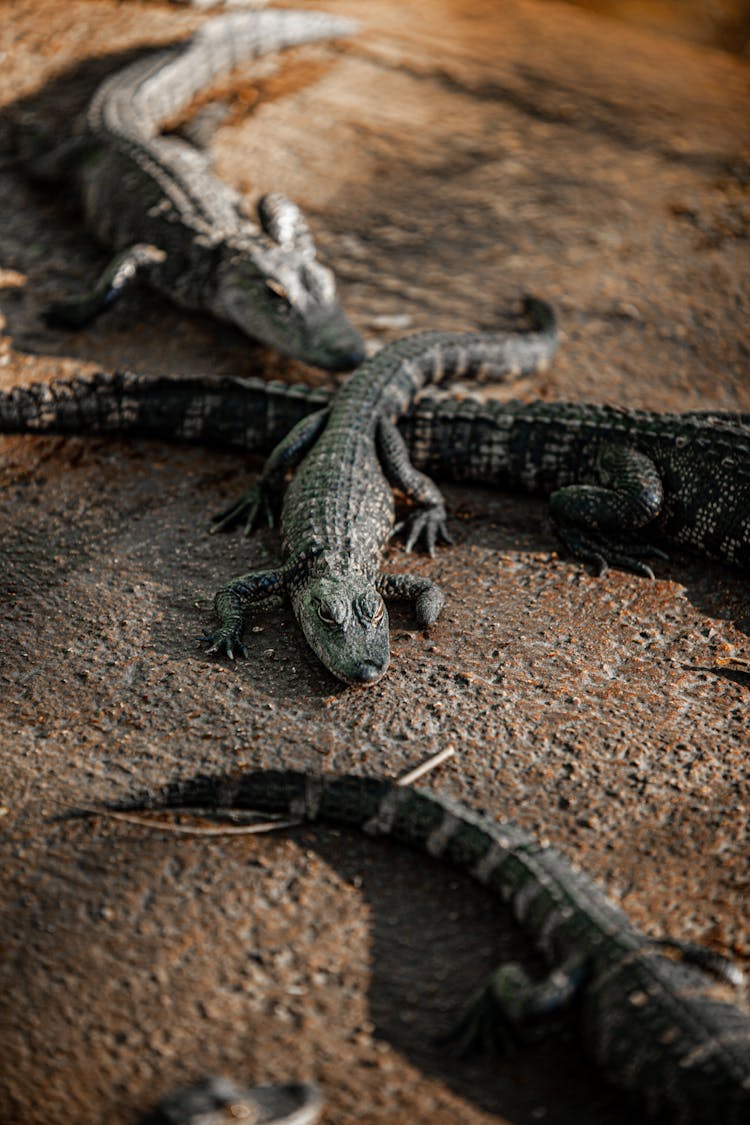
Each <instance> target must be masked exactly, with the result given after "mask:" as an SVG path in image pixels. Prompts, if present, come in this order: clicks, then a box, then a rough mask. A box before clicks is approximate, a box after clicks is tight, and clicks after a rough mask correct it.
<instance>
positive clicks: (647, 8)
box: [569, 0, 750, 56]
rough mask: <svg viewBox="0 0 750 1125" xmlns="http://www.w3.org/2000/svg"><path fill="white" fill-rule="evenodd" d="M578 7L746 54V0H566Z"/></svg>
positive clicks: (749, 42)
mask: <svg viewBox="0 0 750 1125" xmlns="http://www.w3.org/2000/svg"><path fill="white" fill-rule="evenodd" d="M569 3H571V4H575V5H576V7H578V8H588V9H589V10H590V11H594V12H602V13H604V14H605V15H608V16H614V17H616V18H617V19H621V20H625V21H626V22H627V23H634V24H640V25H641V27H650V28H652V29H654V30H656V31H662V32H666V33H668V34H670V35H677V36H679V37H680V38H681V39H690V40H692V41H693V42H694V43H703V44H706V45H709V46H713V47H720V48H721V49H722V50H724V51H732V52H734V53H735V54H738V55H745V56H747V55H748V54H750V0H569Z"/></svg>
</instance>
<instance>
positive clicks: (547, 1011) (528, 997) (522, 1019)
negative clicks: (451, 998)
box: [439, 955, 586, 1055]
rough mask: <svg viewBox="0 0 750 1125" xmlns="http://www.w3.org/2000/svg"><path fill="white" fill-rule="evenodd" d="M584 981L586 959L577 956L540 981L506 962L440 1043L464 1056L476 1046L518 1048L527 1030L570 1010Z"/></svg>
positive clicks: (511, 962) (443, 1035) (469, 1004)
mask: <svg viewBox="0 0 750 1125" xmlns="http://www.w3.org/2000/svg"><path fill="white" fill-rule="evenodd" d="M585 979H586V963H585V960H584V958H582V957H580V956H578V955H575V956H573V957H571V958H570V959H569V960H568V961H566V962H565V963H564V964H562V965H560V966H559V967H558V968H556V969H554V970H553V971H552V972H551V973H549V975H548V976H546V977H543V978H542V980H539V981H532V980H531V979H530V977H529V976H528V974H527V972H526V970H525V969H524V968H523V966H522V965H519V964H518V963H517V962H515V961H508V962H506V963H505V964H504V965H501V966H500V967H499V968H498V969H496V970H495V971H494V973H492V975H491V976H490V978H489V980H488V981H487V983H486V984H485V985H484V986H483V987H482V988H480V989H479V990H478V991H477V992H476V993H475V994H474V996H472V998H471V999H470V1000H469V1003H468V1004H467V1006H466V1009H465V1010H464V1012H463V1013H462V1014H461V1016H460V1017H459V1019H458V1021H457V1022H456V1024H455V1025H454V1026H453V1027H451V1028H449V1030H448V1031H447V1032H445V1033H443V1034H442V1035H441V1036H439V1042H442V1043H450V1044H452V1045H453V1046H454V1047H455V1049H456V1051H457V1053H458V1054H461V1055H463V1054H467V1053H469V1052H470V1051H472V1050H475V1049H477V1048H485V1049H487V1048H489V1049H490V1050H492V1051H496V1052H498V1053H499V1052H501V1051H502V1050H503V1049H505V1048H507V1047H508V1046H511V1045H513V1046H514V1045H515V1044H516V1042H517V1039H518V1038H519V1037H520V1036H522V1034H523V1031H524V1029H525V1028H530V1027H532V1026H533V1025H534V1024H538V1023H540V1022H541V1021H543V1020H544V1019H545V1018H546V1017H549V1016H551V1015H553V1014H554V1013H556V1012H560V1011H563V1010H564V1009H565V1008H567V1007H568V1006H569V1005H570V1004H571V1003H572V1001H573V1000H574V998H575V997H576V995H577V994H578V992H579V990H580V988H581V986H582V984H583V982H584V981H585Z"/></svg>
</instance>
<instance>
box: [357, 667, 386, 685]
mask: <svg viewBox="0 0 750 1125" xmlns="http://www.w3.org/2000/svg"><path fill="white" fill-rule="evenodd" d="M386 667H387V665H385V664H360V665H358V667H357V668H356V670H355V672H354V676H353V679H354V680H355V682H356V683H361V684H372V683H374V682H375V680H379V679H380V677H381V676H382V675H383V672H385V670H386Z"/></svg>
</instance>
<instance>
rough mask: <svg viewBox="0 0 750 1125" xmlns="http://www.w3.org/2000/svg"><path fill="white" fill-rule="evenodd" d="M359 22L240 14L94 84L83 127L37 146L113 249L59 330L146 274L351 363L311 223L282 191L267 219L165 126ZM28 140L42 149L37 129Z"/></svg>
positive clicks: (284, 343) (279, 339)
mask: <svg viewBox="0 0 750 1125" xmlns="http://www.w3.org/2000/svg"><path fill="white" fill-rule="evenodd" d="M354 30H355V25H354V24H353V23H351V21H348V20H344V19H340V18H337V17H334V16H331V15H327V14H325V13H322V12H311V11H308V12H294V11H265V12H244V13H238V12H234V13H232V14H230V15H226V16H221V17H219V18H217V19H214V20H212V21H210V22H209V23H206V24H205V25H204V26H203V27H202V28H201V29H200V30H199V31H198V32H197V33H196V34H195V35H194V36H193V38H192V39H191V40H189V41H188V42H187V43H179V44H177V45H176V46H172V47H167V48H166V49H164V50H161V51H159V52H158V53H156V54H151V55H149V56H147V57H146V58H144V59H139V60H138V61H137V62H134V63H132V64H131V65H130V66H128V67H126V68H124V69H123V70H120V71H118V72H117V73H115V74H113V75H111V76H110V77H109V78H108V79H106V80H105V82H103V83H102V85H101V86H100V87H99V89H98V90H97V92H96V94H95V95H94V98H93V99H92V102H91V104H90V106H89V109H88V111H87V113H86V116H85V121H84V123H83V126H82V129H81V131H80V133H79V135H75V136H73V137H72V138H70V139H69V140H67V141H66V142H64V144H62V145H61V146H59V147H58V148H56V149H52V150H51V151H45V152H43V153H41V154H40V153H38V152H36V153H33V154H32V153H29V154H27V155H29V157H30V158H29V160H28V165H29V170H30V171H31V173H32V174H35V175H37V176H38V177H39V178H42V179H52V180H54V179H59V178H66V177H67V178H72V179H73V180H74V181H75V182H76V184H77V186H78V189H79V192H80V195H81V199H82V201H83V204H84V209H85V214H86V220H87V223H88V225H89V226H90V228H91V229H92V230H93V232H94V233H95V234H96V235H97V237H98V238H99V239H100V240H101V241H102V243H103V244H104V245H107V246H112V247H113V248H114V249H115V250H116V251H117V254H116V256H115V257H114V259H113V260H112V262H111V263H110V264H109V266H108V267H107V269H106V270H105V272H104V274H103V276H102V277H101V278H100V279H99V282H98V283H97V285H96V286H95V288H94V289H93V290H92V291H91V292H90V293H89V294H87V295H86V296H84V297H81V298H77V299H75V300H72V301H66V302H62V303H58V304H56V305H53V306H51V307H50V308H49V309H48V310H47V319H48V321H49V322H50V323H52V324H53V325H55V326H61V327H68V328H80V327H82V326H83V325H85V324H87V323H88V322H89V321H91V320H92V319H93V318H94V317H95V316H97V315H99V313H101V312H102V311H103V310H104V309H106V308H108V307H109V306H110V305H111V304H112V303H113V302H114V301H116V300H117V299H118V298H119V297H120V296H121V294H122V293H123V292H124V290H125V289H126V288H127V287H128V286H129V285H130V284H132V283H133V282H134V281H135V280H136V279H137V278H142V279H144V280H146V281H147V282H148V283H149V284H150V285H152V286H153V287H154V288H156V289H158V290H159V291H160V292H162V293H164V294H165V295H166V296H168V297H169V298H170V299H171V300H173V301H175V302H176V303H177V304H178V305H180V306H181V307H183V308H185V309H190V310H197V311H203V312H210V313H212V314H213V315H215V316H217V317H219V318H221V319H223V320H228V321H231V322H232V323H233V324H235V325H237V326H238V327H239V328H240V329H242V331H243V332H246V333H247V334H248V335H249V336H252V337H254V338H256V339H258V340H261V341H262V342H263V343H265V344H268V345H269V346H270V347H273V348H278V349H279V350H280V351H283V352H285V353H286V354H288V355H292V356H295V357H296V358H298V359H302V360H305V361H306V362H308V363H313V364H316V365H318V366H320V367H328V368H331V369H333V370H348V369H349V368H352V367H356V365H357V364H358V363H359V362H361V360H362V359H363V358H364V347H363V343H362V339H361V337H360V335H359V333H357V332H356V331H355V330H354V329H353V328H352V326H351V325H350V324H349V322H348V321H347V319H346V317H345V316H344V313H343V312H342V310H341V307H340V305H339V302H338V299H337V297H336V284H335V280H334V277H333V274H332V273H331V271H330V270H329V269H327V268H326V267H324V266H322V265H321V264H320V263H319V262H318V260H317V258H316V252H315V245H314V243H313V240H312V236H311V234H310V231H309V229H308V226H307V223H306V222H305V219H304V217H303V215H302V213H301V212H300V210H299V208H297V207H296V206H295V205H294V204H293V203H291V202H290V200H288V199H286V198H285V197H284V196H282V195H280V194H278V193H274V194H271V195H266V196H264V197H263V198H262V199H261V200H260V202H259V204H258V219H259V222H260V227H258V226H257V225H256V224H254V223H252V222H250V221H249V219H248V218H247V217H246V216H245V215H244V214H243V213H242V211H241V208H240V200H239V197H238V196H237V195H236V193H234V192H233V191H231V190H230V189H229V188H228V187H226V186H225V185H224V184H222V183H221V182H220V181H219V180H217V179H216V177H215V176H213V175H212V174H211V172H210V171H209V169H208V161H207V157H206V155H205V154H204V153H202V152H201V151H200V150H198V149H197V148H195V147H194V146H192V145H190V144H188V143H187V142H186V141H184V140H183V139H181V138H179V137H177V136H164V135H160V134H159V128H160V126H161V124H162V122H163V121H165V120H168V119H170V118H173V117H174V116H175V114H176V113H177V112H178V111H179V110H180V109H182V108H184V107H186V106H188V105H189V104H190V102H191V100H192V99H193V97H194V96H195V95H196V94H197V93H198V92H199V91H200V90H201V89H202V88H203V87H205V86H208V85H209V83H210V82H211V81H212V80H213V79H214V78H216V77H217V76H218V75H220V74H222V73H225V72H227V71H229V70H231V69H232V67H233V66H234V65H236V64H237V63H238V62H240V61H242V60H243V59H252V58H254V57H256V56H258V55H262V54H266V53H268V52H270V51H275V50H282V49H284V48H286V47H291V46H295V45H297V44H300V43H308V42H312V41H315V40H319V39H327V38H335V37H337V36H342V35H350V34H352V32H353V31H354ZM26 147H27V148H29V149H33V148H34V147H37V148H38V147H39V144H38V141H35V140H34V139H33V138H32V137H31V136H29V137H27V138H26Z"/></svg>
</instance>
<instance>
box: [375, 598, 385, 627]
mask: <svg viewBox="0 0 750 1125" xmlns="http://www.w3.org/2000/svg"><path fill="white" fill-rule="evenodd" d="M384 613H385V605H384V604H383V602H381V603H380V605H379V606H378V608H377V609H376V610H375V612H374V613H373V615H372V623H373V625H379V624H380V622H381V621H382V620H383V614H384Z"/></svg>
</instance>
